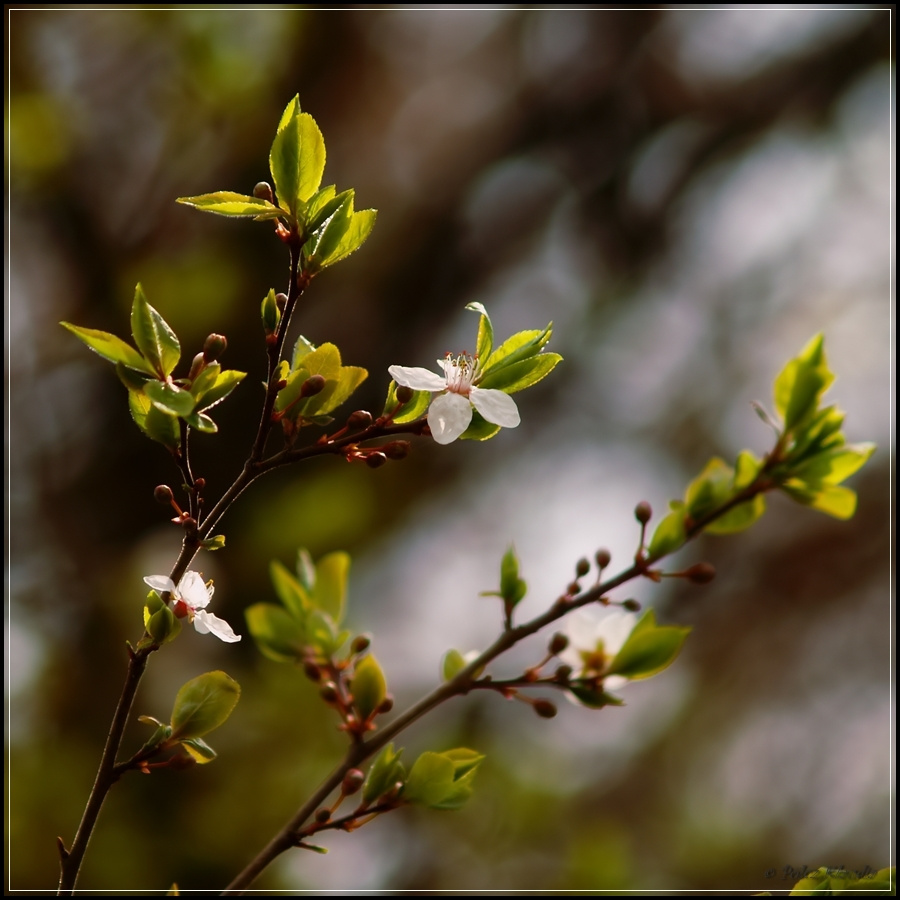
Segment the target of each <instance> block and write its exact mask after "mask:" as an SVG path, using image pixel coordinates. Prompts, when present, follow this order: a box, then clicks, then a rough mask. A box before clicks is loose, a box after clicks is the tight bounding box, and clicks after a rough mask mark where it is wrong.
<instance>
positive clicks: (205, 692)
mask: <svg viewBox="0 0 900 900" xmlns="http://www.w3.org/2000/svg"><path fill="white" fill-rule="evenodd" d="M240 696H241V687H240V685H239V684H238V683H237V682H236V681H235V680H234V679H233V678H231V677H230V676H229V675H226V674H225V673H224V672H219V671H217V672H206V673H205V674H204V675H199V676H197V677H196V678H193V679H191V681H189V682H187V684H185V685H183V686H182V688H181V690H179V691H178V694H177V695H176V697H175V706H174V708H173V710H172V721H171V725H172V737H173V738H177V739H179V740H182V741H183V740H186V739H190V738H198V737H203V735H204V734H208V733H209V732H210V731H213V730H214V729H216V728H218V727H219V726H220V725H221V724H222V723H223V722H225V721H226V719H227V718H228V717H229V716H230V715H231V712H232V710H233V709H234V707H235V706H236V705H237V702H238V699H239V698H240Z"/></svg>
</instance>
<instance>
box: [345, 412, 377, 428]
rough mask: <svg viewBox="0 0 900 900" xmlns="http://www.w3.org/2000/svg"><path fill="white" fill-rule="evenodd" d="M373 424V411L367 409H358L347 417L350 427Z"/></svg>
mask: <svg viewBox="0 0 900 900" xmlns="http://www.w3.org/2000/svg"><path fill="white" fill-rule="evenodd" d="M371 424H372V413H370V412H369V411H368V410H365V409H358V410H356V412H352V413H350V415H349V416H348V417H347V427H348V428H368V427H369V426H370V425H371Z"/></svg>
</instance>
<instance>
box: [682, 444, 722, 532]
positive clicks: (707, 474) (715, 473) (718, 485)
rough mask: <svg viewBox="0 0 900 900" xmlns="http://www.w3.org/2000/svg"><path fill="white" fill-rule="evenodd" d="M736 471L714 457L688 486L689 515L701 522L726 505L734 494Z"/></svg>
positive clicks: (686, 504)
mask: <svg viewBox="0 0 900 900" xmlns="http://www.w3.org/2000/svg"><path fill="white" fill-rule="evenodd" d="M733 484H734V469H732V468H731V466H729V465H727V464H726V463H725V461H724V460H722V459H719V457H717V456H715V457H713V458H712V459H711V460H710V461H709V462H708V463H707V464H706V467H705V468H704V469H703V471H702V472H701V473H700V474H699V475H698V476H697V477H696V478H695V479H694V480H693V481H692V482H691V483H690V484H689V485H688V489H687V491H686V492H685V495H684V502H685V508H686V510H687V514H688V515H689V516H690V517H691V518H692V519H693V520H694V521H699V520H700V519H702V518H704V517H705V516H707V515H709V514H710V513H711V512H713V511H714V510H716V509H718V508H719V507H720V506H722V504H724V503H726V502H727V501H728V500H729V499H730V497H731V496H732V494H733V489H732V485H733Z"/></svg>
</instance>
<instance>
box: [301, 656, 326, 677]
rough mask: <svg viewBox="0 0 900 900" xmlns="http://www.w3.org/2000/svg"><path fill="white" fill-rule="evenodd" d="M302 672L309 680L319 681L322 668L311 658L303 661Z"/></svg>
mask: <svg viewBox="0 0 900 900" xmlns="http://www.w3.org/2000/svg"><path fill="white" fill-rule="evenodd" d="M303 674H304V675H305V676H306V677H307V678H308V679H309V680H310V681H319V680H320V679H321V677H322V670H321V669H320V668H319V667H318V666H317V665H316V664H315V663H314V662H313V661H312V660H311V659H308V660H307V661H306V662H305V663H303Z"/></svg>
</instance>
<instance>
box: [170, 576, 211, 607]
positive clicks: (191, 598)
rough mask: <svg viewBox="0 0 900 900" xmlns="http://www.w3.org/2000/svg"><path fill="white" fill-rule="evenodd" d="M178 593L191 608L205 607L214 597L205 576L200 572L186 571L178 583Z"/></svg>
mask: <svg viewBox="0 0 900 900" xmlns="http://www.w3.org/2000/svg"><path fill="white" fill-rule="evenodd" d="M178 593H179V594H181V599H182V600H184V602H185V603H187V605H188V606H189V607H190V608H191V609H203V608H204V607H206V606H209V601H210V598H211V597H212V590H211V589H210V588H207V587H206V584H205V583H204V581H203V576H202V575H200V573H199V572H185V573H184V577H183V578H182V579H181V581H180V582H179V584H178Z"/></svg>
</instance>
